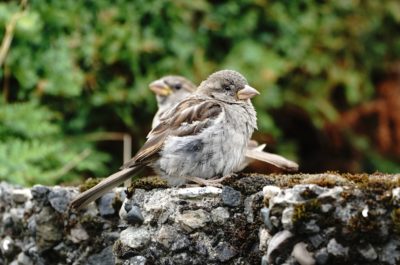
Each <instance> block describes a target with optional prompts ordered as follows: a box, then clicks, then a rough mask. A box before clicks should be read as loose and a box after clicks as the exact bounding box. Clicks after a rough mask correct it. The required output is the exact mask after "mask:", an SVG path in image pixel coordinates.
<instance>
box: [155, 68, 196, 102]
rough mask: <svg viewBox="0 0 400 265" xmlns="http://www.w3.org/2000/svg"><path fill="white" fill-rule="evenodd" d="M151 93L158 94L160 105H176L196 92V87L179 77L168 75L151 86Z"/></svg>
mask: <svg viewBox="0 0 400 265" xmlns="http://www.w3.org/2000/svg"><path fill="white" fill-rule="evenodd" d="M149 88H150V90H151V91H153V92H154V93H155V94H156V97H157V103H158V104H159V107H160V105H165V104H168V105H171V104H176V103H178V102H179V101H181V100H183V99H184V98H186V97H187V96H189V95H190V94H191V93H193V92H194V91H195V90H196V86H195V85H194V84H193V83H192V82H191V81H189V80H188V79H186V78H184V77H183V76H178V75H167V76H164V77H162V78H160V79H158V80H156V81H153V82H151V84H150V85H149Z"/></svg>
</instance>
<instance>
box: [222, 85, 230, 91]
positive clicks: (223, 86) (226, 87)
mask: <svg viewBox="0 0 400 265" xmlns="http://www.w3.org/2000/svg"><path fill="white" fill-rule="evenodd" d="M222 88H223V89H225V90H226V91H230V90H231V86H230V85H226V84H225V85H222Z"/></svg>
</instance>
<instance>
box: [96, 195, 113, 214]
mask: <svg viewBox="0 0 400 265" xmlns="http://www.w3.org/2000/svg"><path fill="white" fill-rule="evenodd" d="M114 198H115V193H114V192H108V193H106V194H104V195H103V196H101V197H100V199H99V206H98V207H99V213H100V215H101V216H104V217H107V216H112V215H114V214H115V209H114V206H113V204H114Z"/></svg>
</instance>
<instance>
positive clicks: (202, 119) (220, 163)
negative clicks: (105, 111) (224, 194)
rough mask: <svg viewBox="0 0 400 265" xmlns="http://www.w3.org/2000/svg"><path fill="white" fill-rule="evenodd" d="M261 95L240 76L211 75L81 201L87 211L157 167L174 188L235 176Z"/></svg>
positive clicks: (232, 73) (77, 201)
mask: <svg viewBox="0 0 400 265" xmlns="http://www.w3.org/2000/svg"><path fill="white" fill-rule="evenodd" d="M257 94H258V92H257V90H255V89H254V88H251V87H250V86H249V85H248V84H247V80H246V79H245V78H244V77H243V76H242V75H241V74H239V73H238V72H235V71H231V70H223V71H219V72H216V73H214V74H212V75H210V76H209V77H208V78H207V80H205V81H203V82H202V83H201V84H200V86H199V88H198V89H197V90H196V92H195V93H194V94H193V95H191V96H189V97H188V98H186V99H184V100H183V101H181V102H180V103H178V104H177V105H175V106H174V107H172V108H170V109H169V110H168V111H167V112H166V113H165V114H164V115H162V117H161V119H160V123H159V125H157V126H156V127H155V128H154V129H153V130H152V131H151V132H150V133H149V135H148V137H147V141H146V143H145V144H144V145H143V147H142V148H141V149H140V150H139V151H138V153H137V154H136V155H135V156H134V157H133V158H132V159H131V160H130V161H129V162H127V163H125V164H124V165H123V166H122V168H121V171H120V172H117V173H115V174H113V175H111V176H110V177H108V178H106V179H105V180H103V181H102V182H100V183H99V184H97V185H96V186H94V187H93V188H91V189H89V190H87V191H85V192H83V193H82V194H80V195H78V197H77V198H75V199H74V200H73V201H72V203H71V206H72V207H73V208H81V207H82V206H84V205H86V204H88V203H89V202H91V201H93V200H95V199H97V198H99V197H100V196H101V195H103V194H104V193H105V192H107V191H108V190H110V189H112V188H114V187H116V186H118V185H120V184H121V183H123V182H124V181H125V180H127V179H128V178H129V177H130V175H132V174H134V173H135V172H136V171H137V170H138V169H140V168H142V167H143V166H147V165H148V166H151V167H153V168H154V169H155V171H156V172H158V173H159V174H160V175H161V176H162V177H165V178H167V180H168V182H169V183H170V184H171V185H180V184H184V183H186V182H187V181H188V179H190V177H193V178H200V179H209V178H212V177H214V176H217V175H221V176H225V175H228V174H231V173H233V172H235V171H236V170H237V169H238V167H239V166H240V164H241V163H242V162H243V160H244V154H245V150H246V148H247V144H248V142H249V140H250V137H251V135H252V133H253V130H254V129H255V128H256V127H257V125H256V112H255V110H254V108H253V105H252V104H251V102H250V98H252V97H253V96H255V95H257Z"/></svg>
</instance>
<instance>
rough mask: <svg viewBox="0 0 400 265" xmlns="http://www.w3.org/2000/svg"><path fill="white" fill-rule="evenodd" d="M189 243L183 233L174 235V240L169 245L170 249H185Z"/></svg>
mask: <svg viewBox="0 0 400 265" xmlns="http://www.w3.org/2000/svg"><path fill="white" fill-rule="evenodd" d="M189 245H190V241H189V239H188V238H187V236H185V235H176V234H175V239H174V242H173V243H172V246H171V251H181V250H184V249H187V248H188V247H189Z"/></svg>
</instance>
